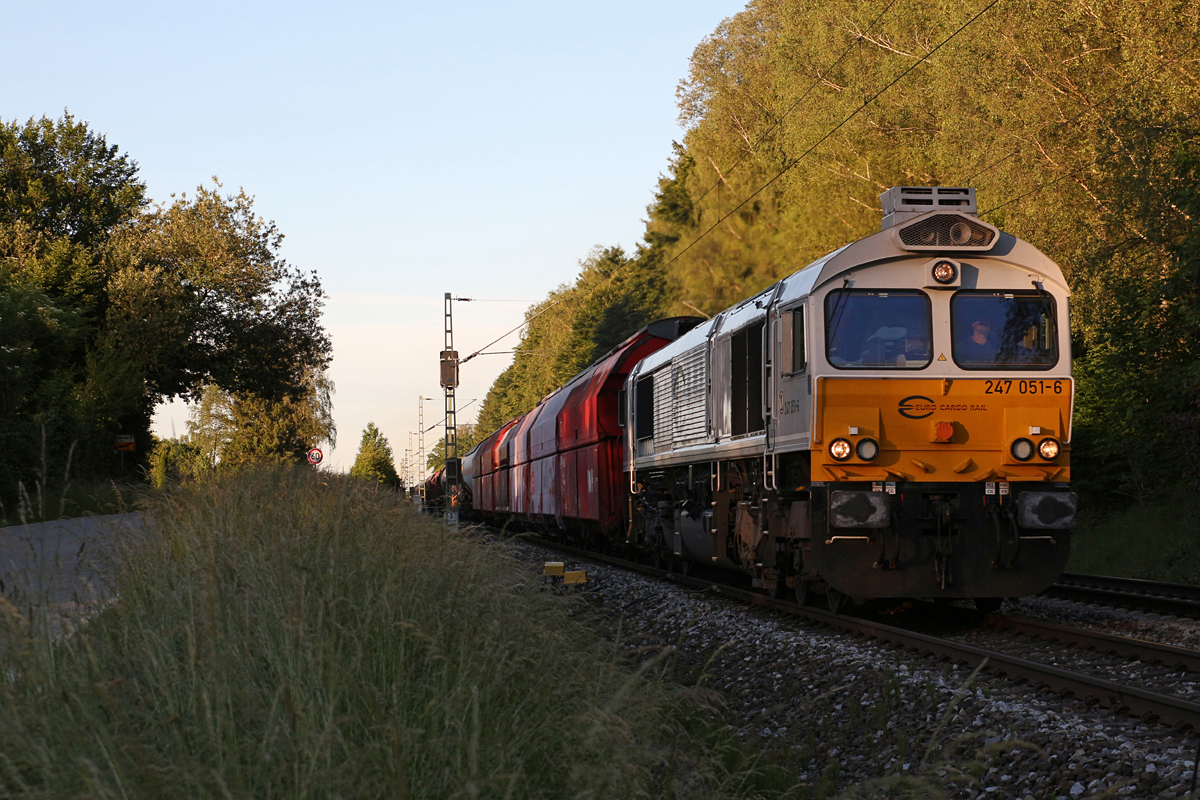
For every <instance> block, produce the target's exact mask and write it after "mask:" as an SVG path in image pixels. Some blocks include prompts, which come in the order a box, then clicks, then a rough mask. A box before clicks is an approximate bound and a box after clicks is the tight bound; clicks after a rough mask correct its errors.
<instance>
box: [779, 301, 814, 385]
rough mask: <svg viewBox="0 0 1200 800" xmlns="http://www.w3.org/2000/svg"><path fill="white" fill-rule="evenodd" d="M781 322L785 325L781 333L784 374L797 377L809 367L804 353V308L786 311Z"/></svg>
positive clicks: (799, 307)
mask: <svg viewBox="0 0 1200 800" xmlns="http://www.w3.org/2000/svg"><path fill="white" fill-rule="evenodd" d="M780 321H781V323H782V325H783V329H782V330H781V331H780V334H781V336H780V338H781V339H782V342H781V343H782V346H783V348H782V349H783V353H782V356H783V358H782V361H783V372H784V374H785V375H797V374H799V373H802V372H804V368H805V367H806V366H808V365H807V364H806V363H805V352H804V306H798V307H796V308H793V309H790V310H788V311H784V312H783V316H782V318H781V320H780Z"/></svg>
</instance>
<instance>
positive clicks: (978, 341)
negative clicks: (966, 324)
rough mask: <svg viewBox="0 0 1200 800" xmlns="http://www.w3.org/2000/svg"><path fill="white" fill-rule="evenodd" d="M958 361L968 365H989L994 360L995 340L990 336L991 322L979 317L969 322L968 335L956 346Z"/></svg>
mask: <svg viewBox="0 0 1200 800" xmlns="http://www.w3.org/2000/svg"><path fill="white" fill-rule="evenodd" d="M956 355H957V356H958V358H959V360H960V361H965V362H966V363H968V364H991V363H993V362H994V361H995V360H996V339H995V337H994V336H993V335H992V321H991V320H990V319H988V318H987V317H985V316H982V315H979V316H976V318H975V319H973V320H971V324H970V331H969V335H968V336H967V337H966V338H965V339H964V340H962V341H960V343H959V346H958V351H957V353H956Z"/></svg>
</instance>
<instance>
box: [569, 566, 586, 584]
mask: <svg viewBox="0 0 1200 800" xmlns="http://www.w3.org/2000/svg"><path fill="white" fill-rule="evenodd" d="M587 582H588V579H587V573H586V572H584V571H583V570H576V571H574V572H568V573H567V574H566V575H564V576H563V583H564V584H566V585H567V586H578V585H582V584H585V583H587Z"/></svg>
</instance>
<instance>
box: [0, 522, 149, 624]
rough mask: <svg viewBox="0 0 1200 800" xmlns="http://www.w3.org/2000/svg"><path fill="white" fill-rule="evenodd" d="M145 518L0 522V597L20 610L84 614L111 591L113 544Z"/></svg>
mask: <svg viewBox="0 0 1200 800" xmlns="http://www.w3.org/2000/svg"><path fill="white" fill-rule="evenodd" d="M144 522H145V521H144V519H143V517H142V515H141V514H140V513H131V514H109V515H106V516H99V517H77V518H74V519H61V520H54V521H51V522H39V523H32V524H29V525H13V526H11V527H7V528H0V597H3V599H4V600H6V601H7V602H8V604H10V605H9V609H8V610H9V611H10V612H11V611H12V610H14V609H15V610H16V611H17V612H19V613H21V614H22V615H25V616H29V615H32V614H33V613H35V612H37V611H48V612H51V613H56V614H58V615H62V616H64V617H72V616H76V615H79V614H86V612H87V609H88V608H89V607H94V606H97V605H98V604H101V603H103V602H104V601H105V600H107V599H108V598H109V597H110V596H111V578H112V564H113V559H114V557H115V555H116V553H117V552H118V550H117V545H118V544H120V543H121V542H122V541H123V540H127V539H128V538H129V537H131V536H136V535H138V534H139V533H140V532H141V531H142V530H143V529H144Z"/></svg>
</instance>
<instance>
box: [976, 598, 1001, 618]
mask: <svg viewBox="0 0 1200 800" xmlns="http://www.w3.org/2000/svg"><path fill="white" fill-rule="evenodd" d="M1003 603H1004V598H1003V597H976V598H975V610H976V611H978V612H979V613H980V614H995V613H996V612H997V611H999V610H1000V606H1001V605H1002V604H1003Z"/></svg>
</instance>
